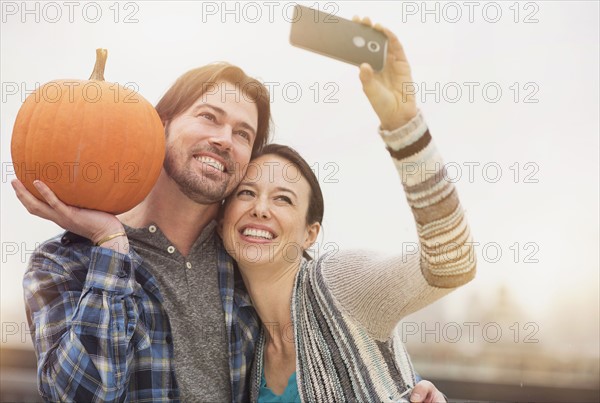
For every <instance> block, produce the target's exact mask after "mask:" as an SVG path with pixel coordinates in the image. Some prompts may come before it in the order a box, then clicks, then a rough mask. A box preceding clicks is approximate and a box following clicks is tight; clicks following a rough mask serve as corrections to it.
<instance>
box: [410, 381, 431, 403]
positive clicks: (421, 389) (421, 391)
mask: <svg viewBox="0 0 600 403" xmlns="http://www.w3.org/2000/svg"><path fill="white" fill-rule="evenodd" d="M434 390H435V386H433V383H431V382H429V381H421V382H419V383H417V384H416V385H415V387H414V388H413V390H412V392H411V394H410V402H411V403H422V402H426V401H427V398H428V397H429V396H428V395H429V392H431V391H434Z"/></svg>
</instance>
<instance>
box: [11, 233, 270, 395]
mask: <svg viewBox="0 0 600 403" xmlns="http://www.w3.org/2000/svg"><path fill="white" fill-rule="evenodd" d="M144 266H145V263H144V262H143V260H142V259H141V257H140V256H139V255H138V254H137V253H135V251H133V249H132V250H131V251H130V252H129V253H128V254H127V255H124V254H120V253H117V252H114V251H112V250H109V249H106V248H100V247H95V246H93V245H92V244H91V243H90V242H89V240H87V239H85V238H81V237H78V236H77V235H75V234H72V233H69V232H67V233H65V234H64V235H63V236H62V237H56V238H53V239H51V240H49V241H48V242H46V243H44V244H43V245H41V246H40V248H38V249H37V250H36V252H35V253H34V254H33V256H32V258H31V260H30V262H29V265H28V268H27V271H26V273H25V277H24V280H23V285H24V292H25V302H26V311H27V318H28V321H29V326H30V329H31V332H32V339H33V342H34V346H35V350H36V355H37V360H38V388H39V392H40V395H41V396H42V398H44V399H45V400H50V401H65V400H66V401H74V400H75V401H85V402H92V401H97V402H100V401H102V402H104V401H170V400H175V401H177V400H179V391H178V387H177V380H176V377H175V370H174V364H173V335H172V334H171V327H170V324H169V319H168V316H167V313H166V312H165V310H164V307H163V298H162V296H161V294H160V291H159V289H158V284H157V281H156V279H155V278H154V276H152V275H151V274H150V272H149V271H148V270H147V269H146V268H145V267H144ZM218 271H219V284H220V292H221V298H222V301H223V308H224V311H225V320H226V326H227V332H228V337H229V361H230V371H231V388H232V398H233V401H234V402H241V401H247V400H248V382H249V380H248V376H249V372H250V367H251V363H252V359H253V356H254V342H255V340H256V339H257V337H258V334H259V322H258V318H257V316H256V313H255V311H254V309H253V308H252V306H251V304H250V300H249V297H248V295H247V293H246V291H245V287H244V285H243V282H242V280H241V276H240V275H239V273H238V272H237V269H236V268H235V266H234V262H233V261H232V259H231V257H230V256H229V255H228V254H227V253H226V252H225V251H224V249H223V248H222V247H220V248H219V253H218ZM179 337H181V336H179Z"/></svg>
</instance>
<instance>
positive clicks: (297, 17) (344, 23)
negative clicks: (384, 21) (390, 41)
mask: <svg viewBox="0 0 600 403" xmlns="http://www.w3.org/2000/svg"><path fill="white" fill-rule="evenodd" d="M290 43H291V44H292V45H294V46H297V47H299V48H303V49H306V50H310V51H313V52H316V53H319V54H321V55H325V56H329V57H332V58H334V59H337V60H341V61H344V62H347V63H351V64H355V65H357V66H358V65H360V64H362V63H369V64H370V65H371V66H372V67H373V70H376V71H379V70H381V69H382V68H383V65H384V63H385V54H386V51H387V37H386V36H385V34H383V33H382V32H380V31H377V30H375V29H374V28H371V27H368V26H365V25H362V24H360V23H357V22H354V21H349V20H346V19H343V18H340V17H336V16H334V15H330V14H327V13H324V12H321V11H319V10H315V9H312V8H308V7H304V6H299V5H296V6H295V8H294V19H293V20H292V30H291V33H290Z"/></svg>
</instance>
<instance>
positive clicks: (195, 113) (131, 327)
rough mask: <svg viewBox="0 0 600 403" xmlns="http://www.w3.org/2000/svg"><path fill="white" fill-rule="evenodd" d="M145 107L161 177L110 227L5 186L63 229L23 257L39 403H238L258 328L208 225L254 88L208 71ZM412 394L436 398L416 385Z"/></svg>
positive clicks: (246, 149) (240, 78) (229, 70)
mask: <svg viewBox="0 0 600 403" xmlns="http://www.w3.org/2000/svg"><path fill="white" fill-rule="evenodd" d="M363 83H364V81H363ZM156 109H157V111H158V112H159V115H160V116H161V119H162V121H163V123H164V125H165V133H166V142H167V151H166V156H165V163H164V169H163V171H162V172H161V175H160V177H159V179H158V181H157V183H156V185H155V186H154V188H153V189H152V191H151V193H150V194H149V195H148V197H147V198H146V199H145V200H144V201H143V202H142V203H141V204H140V205H138V206H136V207H135V208H134V209H133V210H131V211H130V212H127V213H125V214H123V215H121V216H119V218H118V219H117V218H116V217H114V216H112V215H110V214H106V213H102V212H98V211H90V210H82V209H77V208H74V207H70V206H66V205H64V204H62V203H61V202H60V201H59V200H58V199H57V198H56V197H55V196H54V194H52V192H51V191H50V189H49V188H48V187H46V186H45V185H44V184H42V183H39V182H38V183H36V187H37V189H38V190H39V191H40V193H41V194H42V195H43V196H44V197H45V198H46V201H47V204H45V203H43V202H40V201H38V200H37V199H35V198H34V197H33V196H32V195H31V194H29V193H28V192H27V191H26V190H25V188H24V187H23V186H22V185H21V184H20V183H19V182H18V181H13V186H14V188H15V191H16V193H17V196H18V197H19V199H20V200H21V202H22V203H23V204H24V205H25V206H26V207H27V209H28V210H29V211H30V212H31V213H32V214H35V215H38V216H40V217H43V218H46V219H50V220H52V221H54V222H56V223H57V224H58V225H60V226H62V227H63V228H66V229H67V230H68V232H67V233H65V234H64V235H63V236H62V237H56V238H53V239H51V240H49V241H48V242H46V243H44V244H43V245H42V246H41V247H40V248H39V249H38V250H37V251H36V252H35V253H34V255H33V257H32V259H31V262H30V264H29V267H28V270H27V272H26V274H25V279H24V286H25V295H26V300H27V314H28V318H29V321H30V326H31V329H32V331H33V334H32V337H33V339H34V344H35V347H36V354H37V356H38V379H39V391H40V393H41V395H42V397H43V398H45V399H47V400H77V401H107V400H109V401H112V400H125V399H126V400H131V401H137V400H151V401H159V400H180V399H183V400H202V401H228V400H233V401H242V400H245V399H246V398H247V387H248V385H247V384H246V382H247V371H248V370H249V367H250V362H251V360H252V357H253V350H254V345H253V342H254V340H255V337H256V335H257V332H258V322H257V319H256V316H255V313H254V311H253V308H252V307H251V305H250V301H249V299H248V298H247V295H246V294H245V290H244V289H243V286H242V285H241V282H240V281H236V280H239V279H236V277H235V272H234V269H233V264H232V261H231V259H230V257H229V256H228V255H227V254H226V253H225V252H224V251H223V249H222V247H221V246H220V243H219V240H218V238H217V237H216V235H215V231H214V228H215V221H214V218H215V217H216V214H217V211H218V208H219V205H220V201H221V200H222V199H223V198H224V197H226V196H227V195H228V194H229V193H230V192H231V191H232V190H233V189H234V188H235V186H236V185H237V183H238V182H239V181H240V180H241V178H242V176H243V174H244V171H245V166H246V165H247V164H248V162H249V160H250V157H251V154H252V152H253V151H257V150H258V149H260V147H262V145H263V144H264V143H265V142H266V141H267V137H268V131H269V122H270V109H269V96H268V92H267V90H266V88H264V86H262V84H260V83H259V82H258V81H256V80H253V79H251V78H249V77H247V76H246V75H245V74H244V73H243V72H242V71H241V70H240V69H239V68H237V67H234V66H230V65H227V64H214V65H209V66H205V67H202V68H199V69H196V70H192V71H190V72H188V73H186V74H184V75H183V76H182V77H181V78H180V79H179V80H178V81H177V82H176V83H175V84H174V86H173V87H171V89H169V90H168V91H167V93H166V94H165V96H164V97H163V98H162V99H161V101H160V102H159V103H158V105H157V107H156ZM75 234H78V235H80V236H78V235H75ZM215 268H216V269H217V270H215ZM419 393H420V395H421V398H423V400H424V399H425V398H426V396H427V397H428V399H435V396H437V395H435V393H439V392H437V390H436V389H435V387H433V385H431V384H430V383H427V382H425V381H424V382H421V383H420V384H419V385H418V386H417V387H415V390H414V391H413V394H415V395H416V394H419ZM435 401H439V400H435Z"/></svg>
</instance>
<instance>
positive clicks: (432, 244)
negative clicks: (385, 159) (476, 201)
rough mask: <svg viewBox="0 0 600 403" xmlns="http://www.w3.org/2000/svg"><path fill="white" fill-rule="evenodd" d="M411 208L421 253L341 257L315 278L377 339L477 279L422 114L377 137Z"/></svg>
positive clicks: (460, 217) (467, 236) (451, 190)
mask: <svg viewBox="0 0 600 403" xmlns="http://www.w3.org/2000/svg"><path fill="white" fill-rule="evenodd" d="M380 134H381V137H382V138H383V140H384V142H385V144H386V146H387V150H388V151H389V153H390V155H391V157H392V160H393V161H394V164H395V166H396V169H397V170H398V173H399V175H400V180H401V182H402V185H403V187H404V191H405V194H406V198H407V200H408V203H409V206H410V208H411V210H412V213H413V216H414V219H415V223H416V228H417V234H418V237H419V245H420V247H419V250H418V251H414V253H405V255H402V254H401V249H402V245H403V242H406V241H408V240H401V239H399V240H398V254H397V255H394V256H391V257H390V256H380V255H377V254H374V253H370V252H366V251H346V252H340V253H337V254H335V255H331V256H329V257H327V256H325V257H324V258H323V261H322V262H321V267H322V270H321V273H322V276H323V278H324V280H325V284H326V285H327V287H328V288H329V289H330V291H331V293H332V296H333V297H334V299H335V300H337V302H338V303H339V304H340V306H341V308H342V310H343V311H344V312H345V313H347V314H349V315H350V316H351V317H353V318H354V319H355V320H357V321H358V322H359V323H361V324H363V325H364V326H365V327H366V328H367V330H369V332H370V333H372V335H373V336H375V337H376V338H378V339H385V338H387V337H388V336H389V335H390V334H391V332H392V330H393V328H394V327H395V326H396V324H397V323H398V322H399V321H400V320H401V319H402V317H404V316H406V315H408V314H410V313H412V312H414V311H416V310H418V309H420V308H422V307H424V306H426V305H428V304H430V303H432V302H433V301H435V300H436V299H439V298H441V297H442V296H444V295H446V294H447V293H448V292H449V291H451V290H452V289H454V288H456V287H458V286H461V285H463V284H465V283H467V282H469V281H470V280H471V279H472V278H473V277H474V275H475V266H476V261H475V254H474V251H473V243H472V239H471V233H470V231H469V227H468V225H467V222H466V219H465V216H464V213H463V210H462V207H461V205H460V203H459V200H458V196H457V194H456V189H455V187H454V185H453V183H452V182H450V181H448V180H446V176H445V171H444V164H443V160H442V158H441V157H440V155H439V153H438V151H437V149H436V147H435V145H434V142H433V140H432V138H431V135H430V133H429V129H428V127H427V125H426V123H425V121H424V119H423V116H422V114H421V112H419V113H418V114H417V116H415V117H414V118H413V119H412V120H411V121H410V122H409V123H407V124H406V125H404V126H403V127H401V128H398V129H396V130H394V131H392V132H384V131H380Z"/></svg>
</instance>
